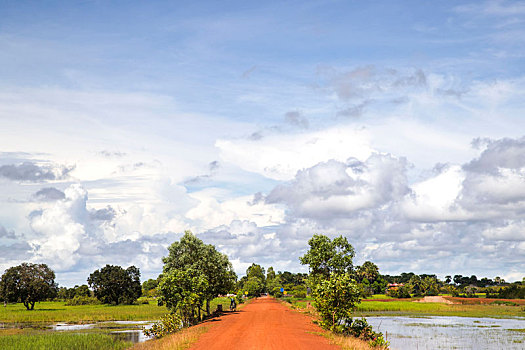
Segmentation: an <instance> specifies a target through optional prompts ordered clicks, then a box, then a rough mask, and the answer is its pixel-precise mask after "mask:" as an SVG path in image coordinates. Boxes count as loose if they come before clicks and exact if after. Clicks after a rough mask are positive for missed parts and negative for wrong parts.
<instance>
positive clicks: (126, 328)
mask: <svg viewBox="0 0 525 350" xmlns="http://www.w3.org/2000/svg"><path fill="white" fill-rule="evenodd" d="M152 324H153V321H110V322H94V323H88V324H68V323H56V324H47V325H42V324H31V323H15V324H12V323H11V324H6V323H0V329H8V328H9V329H13V328H19V329H26V330H27V329H34V330H38V331H47V332H70V333H82V332H89V333H104V334H109V335H111V336H114V337H116V338H118V339H119V340H123V341H129V342H132V343H140V342H144V341H146V340H148V339H149V338H148V337H147V336H146V335H145V334H144V332H143V328H146V329H148V328H150V327H151V326H152Z"/></svg>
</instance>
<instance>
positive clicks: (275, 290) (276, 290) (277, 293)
mask: <svg viewBox="0 0 525 350" xmlns="http://www.w3.org/2000/svg"><path fill="white" fill-rule="evenodd" d="M270 294H271V295H272V296H274V297H276V298H281V297H282V296H283V293H282V292H281V287H274V288H273V289H272V291H271V292H270Z"/></svg>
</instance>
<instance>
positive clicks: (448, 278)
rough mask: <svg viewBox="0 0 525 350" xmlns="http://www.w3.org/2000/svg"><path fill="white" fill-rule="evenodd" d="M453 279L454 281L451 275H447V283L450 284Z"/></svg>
mask: <svg viewBox="0 0 525 350" xmlns="http://www.w3.org/2000/svg"><path fill="white" fill-rule="evenodd" d="M451 281H452V277H451V276H445V283H446V284H450V282H451Z"/></svg>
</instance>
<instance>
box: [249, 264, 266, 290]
mask: <svg viewBox="0 0 525 350" xmlns="http://www.w3.org/2000/svg"><path fill="white" fill-rule="evenodd" d="M246 277H248V279H250V278H251V277H254V278H257V279H258V280H259V281H261V283H262V285H263V286H264V285H265V284H266V277H265V273H264V267H262V266H261V265H258V264H256V263H252V265H251V266H249V267H248V269H246ZM263 288H264V287H263Z"/></svg>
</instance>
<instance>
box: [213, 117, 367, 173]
mask: <svg viewBox="0 0 525 350" xmlns="http://www.w3.org/2000/svg"><path fill="white" fill-rule="evenodd" d="M369 143H370V141H369V135H368V133H367V132H366V130H362V129H360V128H356V127H353V126H348V127H337V128H329V129H325V130H321V131H315V132H309V133H301V134H293V135H281V134H272V135H270V136H268V137H265V138H263V139H261V140H258V141H252V140H246V139H239V140H218V141H217V142H216V144H215V145H216V147H217V148H218V149H219V152H220V157H221V159H222V160H223V161H224V162H229V163H232V164H235V165H237V166H239V167H240V168H241V169H244V170H246V171H250V172H255V173H258V174H262V175H264V176H266V177H269V178H272V179H276V180H290V179H292V178H293V177H294V176H295V174H296V173H297V171H298V170H301V169H304V168H309V167H311V166H313V165H315V164H317V163H319V162H322V161H325V160H327V159H326V157H327V155H329V157H330V159H335V160H338V161H346V159H348V158H350V157H354V158H357V159H359V160H365V159H366V158H368V157H369V156H370V154H371V153H372V151H373V150H372V149H371V148H370V146H369Z"/></svg>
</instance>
